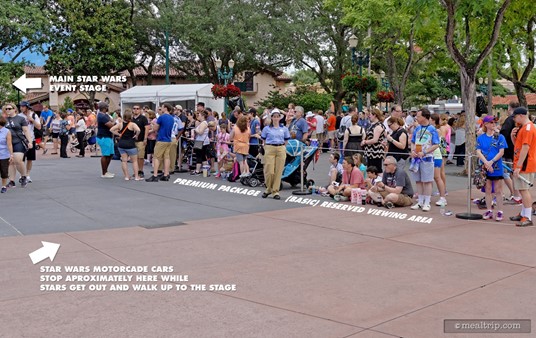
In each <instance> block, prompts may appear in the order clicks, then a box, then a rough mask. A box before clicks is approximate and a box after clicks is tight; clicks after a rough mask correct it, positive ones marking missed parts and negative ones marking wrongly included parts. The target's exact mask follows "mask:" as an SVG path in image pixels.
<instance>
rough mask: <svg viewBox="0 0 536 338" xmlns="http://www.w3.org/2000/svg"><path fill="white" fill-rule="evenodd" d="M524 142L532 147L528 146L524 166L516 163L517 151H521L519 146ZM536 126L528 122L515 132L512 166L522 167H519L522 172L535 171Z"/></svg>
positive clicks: (517, 158)
mask: <svg viewBox="0 0 536 338" xmlns="http://www.w3.org/2000/svg"><path fill="white" fill-rule="evenodd" d="M524 144H528V145H529V147H532V149H530V148H529V152H528V153H527V157H526V159H525V163H526V164H527V166H526V167H524V166H522V165H521V164H519V165H518V164H517V162H518V160H519V153H520V152H521V147H522V146H523V145H524ZM535 148H536V126H535V125H534V124H533V123H532V122H529V123H527V124H525V125H524V126H522V127H521V128H519V131H518V132H517V137H516V143H515V144H514V168H517V167H523V168H522V169H521V172H522V173H536V149H535Z"/></svg>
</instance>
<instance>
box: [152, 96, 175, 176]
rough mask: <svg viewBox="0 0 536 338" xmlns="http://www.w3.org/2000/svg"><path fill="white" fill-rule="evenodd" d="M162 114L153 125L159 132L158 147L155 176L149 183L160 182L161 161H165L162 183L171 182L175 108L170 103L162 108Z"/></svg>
mask: <svg viewBox="0 0 536 338" xmlns="http://www.w3.org/2000/svg"><path fill="white" fill-rule="evenodd" d="M161 110H162V114H161V115H160V116H159V117H158V119H157V120H156V123H154V124H153V130H154V131H156V132H157V135H156V145H155V147H154V155H153V175H152V176H151V177H149V178H148V179H146V181H147V182H158V167H159V166H160V161H162V159H163V160H164V175H163V176H162V177H160V181H169V165H170V163H171V159H170V150H171V134H172V132H173V125H174V124H175V118H173V116H171V112H172V111H173V107H172V106H171V104H169V103H164V104H163V105H162V107H161Z"/></svg>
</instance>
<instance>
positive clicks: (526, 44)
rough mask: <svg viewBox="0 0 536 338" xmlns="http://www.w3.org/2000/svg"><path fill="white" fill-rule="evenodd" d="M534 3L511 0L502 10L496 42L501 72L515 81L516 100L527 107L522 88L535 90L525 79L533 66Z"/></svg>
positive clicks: (535, 30)
mask: <svg viewBox="0 0 536 338" xmlns="http://www.w3.org/2000/svg"><path fill="white" fill-rule="evenodd" d="M535 25H536V7H535V6H528V7H527V6H526V3H525V2H523V1H514V2H513V3H512V6H511V8H510V10H509V11H508V12H507V13H506V14H505V19H504V25H503V26H502V28H501V36H502V38H501V40H500V41H499V43H498V44H497V48H496V52H495V53H494V55H495V58H497V59H498V60H499V62H498V63H496V65H497V71H498V73H499V75H500V76H502V77H503V78H505V79H507V80H509V81H511V82H512V83H513V84H514V88H515V92H516V95H517V99H518V100H519V104H520V105H521V106H524V107H527V98H526V97H525V90H524V89H525V88H526V89H529V90H530V89H531V88H532V91H534V87H531V86H530V85H529V84H528V83H527V81H528V78H529V75H530V74H531V72H532V70H533V68H534V52H535V49H534V45H535V43H534V39H535V38H536V27H535Z"/></svg>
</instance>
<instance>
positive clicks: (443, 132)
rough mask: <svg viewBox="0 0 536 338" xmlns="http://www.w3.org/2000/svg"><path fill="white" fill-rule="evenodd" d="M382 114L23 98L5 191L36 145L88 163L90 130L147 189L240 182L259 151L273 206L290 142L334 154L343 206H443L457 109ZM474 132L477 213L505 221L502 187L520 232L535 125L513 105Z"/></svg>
mask: <svg viewBox="0 0 536 338" xmlns="http://www.w3.org/2000/svg"><path fill="white" fill-rule="evenodd" d="M386 115H387V116H386ZM386 115H384V113H383V112H382V111H381V110H379V109H378V108H372V109H371V110H365V111H363V112H358V111H357V109H356V108H355V107H349V108H348V109H347V112H346V113H339V114H336V113H335V112H333V111H332V110H328V111H326V112H325V113H324V112H323V111H322V110H316V111H309V112H307V113H305V111H304V109H303V107H301V106H296V105H294V104H289V105H288V107H286V108H284V109H279V108H276V107H269V108H266V109H264V110H263V111H262V112H258V111H257V110H256V109H255V108H249V109H248V110H247V111H246V112H243V111H242V110H241V109H240V107H236V108H235V109H234V110H233V111H232V112H231V113H230V114H229V116H226V115H225V113H221V114H218V113H217V112H215V111H212V109H210V107H205V105H204V103H202V102H198V103H197V106H196V109H195V111H188V110H184V109H183V108H182V106H180V105H176V106H172V105H171V104H169V103H164V104H163V105H161V106H160V107H158V109H157V111H153V110H151V109H150V108H149V107H147V106H144V107H142V106H141V105H134V106H133V107H132V108H131V109H126V110H125V111H124V112H123V113H122V114H120V113H119V112H114V113H111V112H110V111H109V105H108V103H106V102H99V103H98V105H97V111H93V110H91V109H87V110H82V109H78V110H77V111H76V112H75V111H73V110H67V111H66V112H59V111H56V112H53V111H52V110H50V109H49V107H47V106H45V107H44V109H43V111H42V112H41V114H40V115H38V114H36V113H35V112H33V111H32V110H31V107H30V105H29V103H28V102H24V101H23V102H21V103H20V112H19V111H18V107H17V106H16V105H15V104H10V103H8V104H5V105H4V106H3V107H2V117H1V118H0V169H1V170H0V171H1V174H2V190H1V191H2V193H5V192H6V191H7V189H8V188H9V187H15V186H16V172H19V175H20V179H19V183H20V185H21V187H25V186H26V185H27V184H28V183H29V182H32V180H31V177H30V173H31V170H32V162H33V161H35V159H36V156H35V155H36V148H37V147H40V148H41V149H42V154H43V155H46V154H47V153H48V151H49V149H48V146H47V143H49V141H52V151H51V154H57V153H58V151H59V154H60V157H61V158H68V157H69V156H68V154H67V147H68V145H69V143H70V142H71V143H73V144H75V146H76V147H77V149H78V151H79V154H78V155H77V156H78V157H84V156H85V148H86V145H87V144H86V142H87V135H88V134H90V133H88V131H92V132H93V131H95V133H96V143H97V144H98V146H99V148H100V152H101V155H102V157H101V160H100V164H101V177H102V178H105V179H111V178H114V177H115V174H113V173H111V172H110V171H109V170H108V169H109V166H110V163H111V160H112V158H113V157H114V156H118V158H119V159H120V160H121V169H122V172H123V177H124V180H135V181H141V180H143V179H145V181H147V182H158V181H169V180H170V175H172V174H173V173H174V172H175V171H176V170H178V171H183V166H184V165H185V164H186V165H187V166H188V167H189V168H188V169H190V168H192V170H191V172H190V174H191V175H194V176H197V175H201V174H202V172H203V171H204V170H208V171H209V172H211V171H212V172H213V173H214V174H215V176H216V177H220V176H221V175H222V174H223V173H225V172H228V171H232V168H233V167H234V166H235V165H234V163H237V167H238V168H239V169H238V171H239V172H238V173H237V174H238V176H239V177H247V176H249V175H251V168H249V166H248V161H247V158H248V156H252V157H258V156H260V157H262V161H263V172H264V179H265V180H264V181H265V185H266V189H265V191H264V193H263V194H262V197H263V198H266V197H268V196H270V195H271V196H272V197H273V198H274V199H280V196H279V189H280V186H281V175H282V173H283V168H284V166H285V158H286V151H285V145H286V143H287V142H288V140H290V139H296V140H299V141H301V142H303V143H305V144H311V143H312V142H315V144H318V145H319V146H320V147H321V148H325V149H326V150H329V151H330V157H329V161H330V164H331V166H330V170H329V173H328V175H329V180H327V182H326V184H325V185H324V186H323V187H319V188H318V190H319V191H320V192H321V193H323V194H324V195H326V196H331V197H333V198H335V199H337V200H345V199H348V198H349V197H350V195H351V193H352V189H355V188H360V189H366V190H367V191H368V192H367V196H368V197H367V200H368V201H369V202H370V203H375V204H378V205H383V206H385V207H387V208H393V207H411V209H413V210H422V211H424V212H426V211H429V210H430V209H431V205H432V204H433V203H432V198H433V196H434V194H433V186H434V183H435V186H436V187H437V193H436V194H437V196H438V199H437V201H436V202H435V205H438V206H446V205H447V203H448V202H447V196H448V191H447V182H446V175H445V165H454V164H456V165H457V166H464V161H465V159H466V156H465V142H466V135H465V131H466V129H465V128H466V121H465V120H466V116H465V113H464V112H463V111H461V112H459V113H457V114H455V115H454V114H453V115H451V114H449V113H448V112H447V113H445V114H437V113H431V112H430V111H428V109H426V108H420V109H417V108H411V109H410V110H409V111H404V110H403V109H402V107H401V106H399V105H393V106H392V107H391V110H390V112H389V114H386ZM475 126H476V132H477V139H476V144H477V156H478V159H479V163H480V164H479V166H481V167H482V170H483V171H485V179H486V183H485V187H484V188H483V192H484V194H485V205H486V211H485V213H484V215H483V218H484V219H492V218H494V219H495V220H496V221H501V220H502V219H503V217H504V215H503V214H504V213H503V210H502V209H503V191H504V190H503V184H502V182H503V181H504V183H505V184H504V185H505V186H506V187H507V189H508V190H509V192H510V194H509V195H508V196H507V197H506V198H505V199H506V200H509V201H512V202H514V203H518V204H520V205H522V206H523V207H522V210H521V212H520V214H519V215H517V216H515V217H512V218H511V219H512V220H515V221H517V222H518V223H517V225H519V226H529V225H532V224H533V223H532V217H531V215H532V213H533V205H532V200H531V195H530V191H529V188H530V183H533V181H534V173H535V172H536V151H535V147H536V130H535V126H534V124H533V123H532V122H531V120H530V116H529V114H528V111H527V110H526V109H525V108H523V107H519V104H517V103H516V102H512V103H510V105H509V109H508V115H507V116H503V117H502V118H501V119H500V120H497V119H496V118H495V117H494V116H491V115H489V116H483V117H480V118H479V119H478V120H477V121H475ZM189 149H190V153H189V154H190V155H189V158H188V159H186V160H185V158H184V156H185V154H187V153H188V150H189ZM187 156H188V155H187ZM455 158H456V159H455ZM454 160H455V161H456V162H454ZM129 162H131V163H132V173H131V172H130V171H129V168H128V163H129ZM148 163H149V164H151V165H152V175H150V176H149V177H145V173H144V169H143V168H144V166H145V165H146V164H148ZM510 164H511V165H513V166H512V168H510V167H509V166H508V165H510ZM205 168H208V169H205ZM510 171H511V172H512V175H510ZM410 177H411V179H410ZM414 186H415V188H414ZM414 199H416V202H415V203H414V202H413V201H414ZM494 204H496V209H497V211H496V212H495V215H494V213H493V206H494Z"/></svg>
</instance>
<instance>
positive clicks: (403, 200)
mask: <svg viewBox="0 0 536 338" xmlns="http://www.w3.org/2000/svg"><path fill="white" fill-rule="evenodd" d="M379 194H380V195H382V197H383V198H385V197H387V195H389V194H390V193H389V192H387V191H380V192H379ZM393 204H394V205H395V206H397V207H409V206H410V205H412V204H413V198H411V197H410V196H408V195H404V194H398V199H397V200H396V201H395V202H394V203H393Z"/></svg>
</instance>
